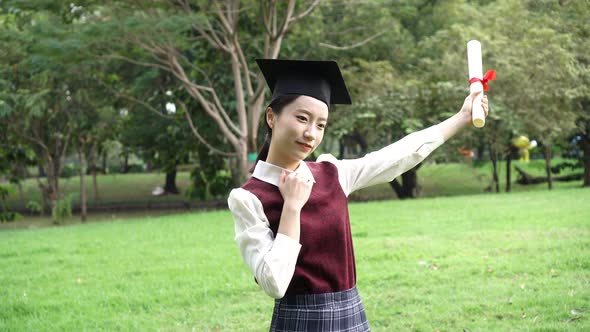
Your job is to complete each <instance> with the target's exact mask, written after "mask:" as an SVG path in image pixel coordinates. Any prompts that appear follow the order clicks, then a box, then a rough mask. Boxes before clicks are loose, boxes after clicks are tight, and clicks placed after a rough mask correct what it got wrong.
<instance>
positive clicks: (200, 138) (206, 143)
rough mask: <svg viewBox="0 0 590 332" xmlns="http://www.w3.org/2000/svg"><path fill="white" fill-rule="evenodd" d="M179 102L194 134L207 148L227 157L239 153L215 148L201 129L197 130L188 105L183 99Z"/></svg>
mask: <svg viewBox="0 0 590 332" xmlns="http://www.w3.org/2000/svg"><path fill="white" fill-rule="evenodd" d="M178 103H179V104H180V106H181V107H182V110H183V111H184V115H185V116H186V119H187V121H188V124H189V126H190V127H191V131H192V132H193V135H195V137H197V139H198V140H199V142H201V143H202V144H204V145H205V146H206V147H207V148H209V150H211V151H212V152H214V153H217V154H220V155H222V156H226V157H235V156H237V155H238V154H237V153H236V152H225V151H221V150H219V149H217V148H215V147H214V146H213V145H211V144H210V143H209V142H207V141H206V140H205V139H204V138H203V137H202V136H201V135H200V134H199V131H198V130H197V128H196V127H195V124H194V123H193V119H192V118H191V115H190V113H189V111H188V109H187V107H186V105H185V104H184V103H183V102H182V101H178Z"/></svg>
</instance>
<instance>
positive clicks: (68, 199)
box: [51, 195, 72, 225]
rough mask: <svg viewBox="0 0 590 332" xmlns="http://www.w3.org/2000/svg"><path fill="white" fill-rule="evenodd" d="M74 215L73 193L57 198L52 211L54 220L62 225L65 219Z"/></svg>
mask: <svg viewBox="0 0 590 332" xmlns="http://www.w3.org/2000/svg"><path fill="white" fill-rule="evenodd" d="M71 216H72V195H66V196H65V197H63V198H61V199H59V200H57V201H56V202H55V205H54V206H53V209H52V211H51V217H52V218H53V222H54V223H55V224H57V225H62V224H63V223H64V222H65V220H66V219H67V218H69V217H71Z"/></svg>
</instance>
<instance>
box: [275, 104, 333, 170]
mask: <svg viewBox="0 0 590 332" xmlns="http://www.w3.org/2000/svg"><path fill="white" fill-rule="evenodd" d="M266 121H267V123H268V125H269V126H270V127H271V129H272V139H271V142H270V147H269V151H268V157H267V159H266V161H267V162H270V163H272V164H275V165H277V166H281V167H283V168H287V169H295V168H296V167H297V166H298V165H299V162H300V161H301V160H303V159H305V158H307V156H309V155H310V154H311V153H312V152H313V151H315V149H316V148H317V147H318V145H320V143H321V142H322V139H323V138H324V129H325V127H326V123H327V121H328V105H326V104H325V103H324V102H323V101H321V100H318V99H315V98H313V97H309V96H300V97H298V98H297V99H295V100H294V101H293V102H291V103H290V104H288V105H286V106H285V107H283V110H282V112H281V113H280V114H279V115H277V114H275V113H273V112H272V111H271V110H270V109H267V110H266Z"/></svg>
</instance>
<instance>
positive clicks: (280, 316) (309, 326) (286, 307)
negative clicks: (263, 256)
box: [270, 287, 370, 332]
mask: <svg viewBox="0 0 590 332" xmlns="http://www.w3.org/2000/svg"><path fill="white" fill-rule="evenodd" d="M270 331H271V332H281V331H318V332H320V331H322V332H323V331H350V332H357V331H358V332H360V331H363V332H365V331H370V329H369V323H368V322H367V315H366V314H365V308H364V307H363V303H362V302H361V298H360V296H359V293H358V291H357V289H356V287H354V288H351V289H349V290H345V291H341V292H335V293H325V294H311V295H293V296H285V297H284V298H282V299H278V300H275V307H274V311H273V313H272V321H271V323H270Z"/></svg>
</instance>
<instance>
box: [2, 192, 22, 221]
mask: <svg viewBox="0 0 590 332" xmlns="http://www.w3.org/2000/svg"><path fill="white" fill-rule="evenodd" d="M12 194H14V188H12V187H11V186H10V185H2V184H0V206H1V207H2V210H1V211H0V223H4V222H12V221H15V220H17V219H18V218H19V217H20V215H19V214H18V213H16V212H12V211H8V209H7V207H6V199H7V198H8V196H9V195H12Z"/></svg>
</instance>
